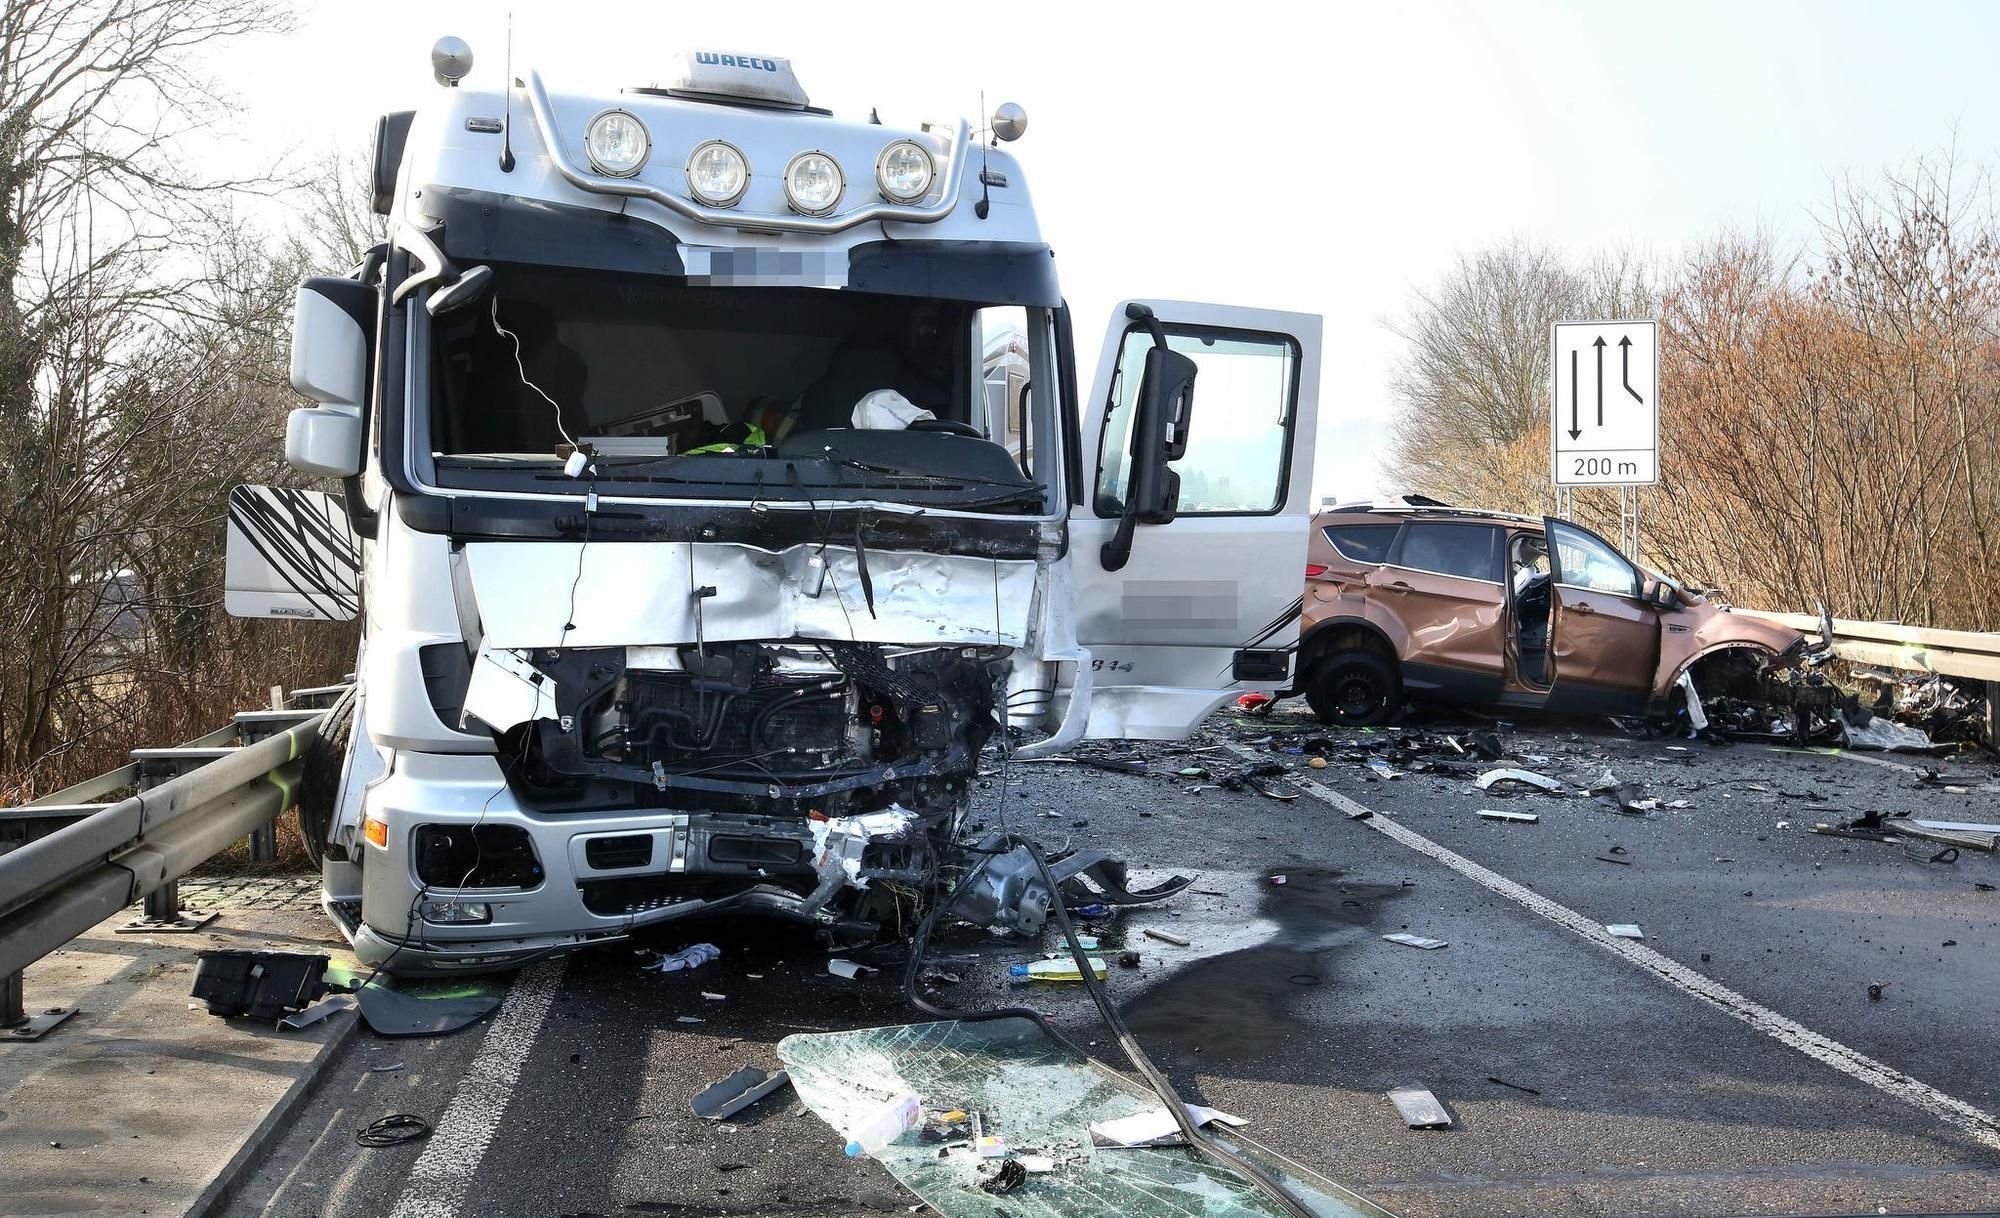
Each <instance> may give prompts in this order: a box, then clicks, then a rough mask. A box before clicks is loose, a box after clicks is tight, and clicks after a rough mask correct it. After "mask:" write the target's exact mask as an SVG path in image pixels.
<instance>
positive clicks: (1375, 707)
mask: <svg viewBox="0 0 2000 1218" xmlns="http://www.w3.org/2000/svg"><path fill="white" fill-rule="evenodd" d="M1402 704H1403V679H1402V677H1401V675H1400V674H1398V673H1397V671H1396V664H1395V661H1393V660H1390V659H1388V658H1387V657H1385V656H1383V655H1381V654H1379V653H1377V652H1373V651H1361V650H1358V649H1357V650H1354V651H1336V652H1334V653H1333V654H1332V655H1330V656H1328V657H1326V658H1325V659H1323V660H1321V661H1320V662H1319V663H1318V664H1316V665H1314V666H1313V672H1312V677H1311V679H1310V680H1309V681H1308V682H1307V684H1306V705H1308V706H1310V707H1312V709H1313V714H1315V715H1318V716H1319V717H1320V718H1321V719H1322V720H1324V721H1325V722H1327V723H1333V724H1339V725H1341V726H1344V727H1360V726H1363V725H1366V724H1373V723H1387V722H1388V721H1389V718H1390V716H1392V715H1394V714H1395V713H1396V711H1397V710H1398V709H1399V708H1400V707H1401V706H1402Z"/></svg>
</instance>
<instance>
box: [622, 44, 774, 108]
mask: <svg viewBox="0 0 2000 1218" xmlns="http://www.w3.org/2000/svg"><path fill="white" fill-rule="evenodd" d="M631 92H633V93H651V94H664V95H666V96H668V97H685V98H690V99H693V100H696V101H714V102H724V103H727V104H732V105H745V104H747V105H753V106H770V107H773V108H776V109H781V110H810V109H811V108H812V106H811V103H810V102H808V101H807V99H806V91H805V89H804V88H803V87H801V86H800V84H799V78H798V77H797V76H796V75H795V74H793V72H792V61H791V60H789V59H780V58H777V57H776V56H771V55H739V54H736V53H734V52H724V51H682V52H679V53H678V54H676V55H675V56H674V67H673V71H672V72H670V73H668V75H667V77H666V79H665V80H664V81H662V82H659V83H655V84H650V85H645V86H642V87H640V88H636V89H633V90H631Z"/></svg>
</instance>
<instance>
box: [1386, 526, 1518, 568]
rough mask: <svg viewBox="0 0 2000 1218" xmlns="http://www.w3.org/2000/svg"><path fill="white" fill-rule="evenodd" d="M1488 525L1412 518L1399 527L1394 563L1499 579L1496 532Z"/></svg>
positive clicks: (1400, 565) (1401, 565)
mask: <svg viewBox="0 0 2000 1218" xmlns="http://www.w3.org/2000/svg"><path fill="white" fill-rule="evenodd" d="M1497 532H1498V530H1496V529H1495V528H1494V527H1493V526H1492V525H1489V524H1440V523H1436V522H1430V521H1415V522H1412V523H1410V524H1408V525H1405V526H1404V528H1403V540H1402V544H1401V545H1400V546H1399V547H1398V548H1397V552H1396V558H1395V565H1397V566H1399V567H1409V568H1410V569H1412V570H1415V571H1429V572H1432V573H1433V574H1437V575H1456V576H1458V577H1459V578H1461V579H1482V580H1486V581H1487V582H1489V583H1498V582H1499V580H1500V551H1499V547H1498V545H1497V544H1496V542H1495V540H1494V535H1495V533H1497Z"/></svg>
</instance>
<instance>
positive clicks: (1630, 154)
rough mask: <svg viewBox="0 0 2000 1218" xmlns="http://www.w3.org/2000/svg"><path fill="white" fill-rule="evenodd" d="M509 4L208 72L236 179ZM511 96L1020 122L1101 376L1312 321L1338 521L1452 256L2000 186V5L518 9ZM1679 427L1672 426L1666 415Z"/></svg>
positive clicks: (429, 2) (349, 138)
mask: <svg viewBox="0 0 2000 1218" xmlns="http://www.w3.org/2000/svg"><path fill="white" fill-rule="evenodd" d="M506 11H507V6H506V5H504V4H502V3H498V2H495V0H482V2H480V3H465V2H457V3H448V2H444V0H394V2H389V0H341V2H340V3H330V2H322V3H308V4H307V5H305V12H304V17H303V21H302V25H301V28H300V29H299V31H298V32H297V33H296V34H294V35H291V36H289V37H287V38H284V39H282V40H274V39H265V40H261V41H259V42H257V43H255V44H249V43H245V44H240V45H238V46H236V47H234V48H232V49H230V50H228V51H226V52H220V53H218V54H217V55H216V56H215V57H214V61H213V64H212V66H213V67H214V69H215V71H216V73H217V74H218V75H219V76H221V77H222V78H223V79H224V80H225V82H226V83H227V84H228V85H229V87H230V88H232V89H233V90H234V91H235V92H236V93H237V95H238V100H239V101H240V102H241V103H242V104H243V106H244V112H243V114H242V116H241V118H240V120H239V123H238V132H239V135H240V139H241V141H242V143H243V145H244V146H245V151H246V152H247V153H257V154H264V153H268V152H275V151H278V150H280V149H295V150H299V151H301V152H303V153H314V152H317V151H319V150H322V149H325V148H332V147H344V148H356V149H359V148H365V147H366V145H367V142H368V140H369V138H370V135H371V133H372V130H373V120H374V117H375V116H376V115H377V114H379V113H381V112H383V111H386V110H395V109H405V108H410V107H413V106H417V105H421V104H423V103H424V102H425V101H426V100H427V98H428V96H429V94H430V93H431V91H432V90H434V89H435V88H436V87H437V86H435V85H434V84H433V83H432V82H431V79H430V68H429V50H430V45H431V43H432V42H433V41H434V40H435V39H436V38H437V36H439V35H440V34H445V33H454V34H458V35H459V36H461V37H463V38H465V39H466V40H467V41H468V42H470V43H471V45H472V48H473V52H474V55H475V57H476V60H477V65H476V67H475V68H474V72H473V79H474V83H480V82H485V83H489V84H497V82H498V80H499V79H500V74H501V64H502V53H503V49H504V36H503V32H502V31H503V28H504V27H503V14H504V13H505V12H506ZM512 11H513V18H514V56H515V63H516V64H517V67H518V66H519V65H529V64H532V65H534V66H536V67H538V68H540V69H541V70H542V72H543V74H544V76H546V77H548V78H549V79H550V81H551V83H552V84H560V85H562V86H565V87H571V88H577V89H579V90H583V89H588V88H593V87H602V88H604V89H606V90H612V89H615V88H617V87H618V86H620V85H624V84H630V83H635V82H639V81H643V80H646V79H649V78H650V77H652V76H653V75H655V74H656V73H658V72H659V71H661V70H662V69H664V67H665V64H666V61H667V58H668V56H669V54H670V53H671V52H673V51H674V50H677V49H682V48H693V47H703V48H715V49H723V50H736V51H744V52H758V53H769V54H775V55H784V56H789V57H790V58H791V60H792V62H793V66H794V68H795V69H796V71H797V73H798V76H799V79H800V81H801V82H802V83H803V84H804V86H805V88H806V90H807V92H808V93H809V94H810V95H811V96H812V99H813V101H814V103H815V104H818V105H824V106H830V107H832V108H833V109H834V110H835V111H836V112H838V113H846V114H856V115H863V114H866V113H867V111H868V109H869V107H871V106H876V107H879V108H880V110H881V112H882V114H883V117H884V118H885V119H889V120H890V121H901V120H914V119H920V118H926V117H933V116H945V115H951V114H954V113H958V114H964V115H967V116H972V115H974V114H976V113H977V111H978V106H979V94H980V91H981V90H984V92H985V96H986V101H987V104H988V107H989V108H990V107H991V106H992V105H993V104H995V103H998V102H1000V101H1003V100H1011V101H1016V102H1019V103H1021V104H1022V105H1023V106H1025V107H1026V108H1027V111H1028V115H1029V130H1028V134H1027V137H1026V138H1025V139H1023V140H1022V141H1021V142H1020V143H1019V144H1017V145H1015V151H1016V153H1017V155H1019V156H1020V158H1021V160H1022V161H1023V163H1024V165H1025V167H1026V170H1027V173H1028V175H1029V180H1030V184H1031V188H1032V189H1033V191H1034V193H1035V199H1036V204H1037V207H1038V209H1039V211H1040V214H1041V221H1042V229H1043V232H1044V234H1045V235H1046V236H1047V238H1048V240H1049V242H1050V243H1051V245H1053V246H1054V248H1055V251H1056V256H1057V266H1058V268H1059V273H1060V274H1061V277H1062V280H1063V284H1064V289H1065V291H1066V293H1067V295H1068V297H1069V299H1070V302H1071V304H1072V306H1073V307H1074V309H1075V310H1076V312H1077V317H1078V325H1077V331H1078V336H1079V345H1080V347H1081V348H1083V349H1081V350H1079V352H1078V362H1079V365H1080V372H1081V374H1082V375H1083V376H1084V377H1086V378H1087V377H1088V376H1089V375H1090V369H1091V368H1092V367H1094V364H1095V361H1096V358H1097V352H1096V350H1095V347H1096V344H1097V342H1098V341H1099V336H1100V335H1101V333H1102V329H1103V325H1104V320H1105V318H1106V317H1107V315H1108V313H1109V310H1110V309H1111V308H1112V306H1113V305H1114V304H1115V303H1116V302H1117V301H1118V300H1120V299H1122V298H1124V297H1127V296H1161V297H1173V298H1180V299H1191V300H1213V301H1219V302H1224V303H1233V304H1250V305H1261V306H1269V307H1274V308H1285V309H1297V310H1303V311H1309V312H1315V313H1320V314H1324V315H1325V317H1326V349H1325V352H1324V362H1323V370H1322V374H1321V381H1320V399H1319V400H1320V420H1321V422H1320V436H1321V445H1320V453H1319V475H1318V478H1317V485H1318V486H1319V488H1320V489H1321V490H1322V492H1324V493H1330V494H1339V495H1341V496H1343V497H1345V496H1353V495H1366V494H1369V493H1372V492H1374V491H1376V490H1378V489H1393V488H1387V487H1385V486H1384V485H1383V484H1382V482H1381V473H1380V462H1381V459H1382V455H1383V450H1384V440H1385V436H1386V426H1387V422H1388V419H1389V417H1390V414H1391V411H1392V410H1393V406H1392V403H1391V401H1390V397H1389V392H1388V383H1389V377H1390V374H1391V371H1392V369H1393V367H1394V364H1395V362H1396V359H1397V357H1398V345H1399V344H1398V340H1397V339H1396V338H1395V336H1394V335H1393V334H1391V333H1390V332H1389V331H1388V330H1387V329H1386V328H1385V325H1384V322H1385V320H1387V319H1389V318H1392V317H1394V316H1395V315H1396V314H1398V313H1399V312H1400V311H1402V310H1403V309H1404V307H1405V306H1406V304H1407V302H1408V300H1409V297H1410V293H1411V291H1412V289H1413V288H1416V287H1420V286H1423V285H1426V284H1428V283H1431V282H1433V281H1434V280H1435V279H1436V278H1437V276H1438V275H1439V274H1440V273H1442V272H1443V270H1444V269H1445V268H1446V267H1448V266H1449V264H1450V263H1451V261H1452V260H1453V259H1454V258H1455V257H1456V256H1457V255H1458V254H1459V253H1460V252H1463V251H1470V250H1474V249H1477V248H1479V247H1481V246H1485V245H1490V244H1493V243H1497V242H1501V241H1505V240H1506V239H1508V238H1509V237H1511V236H1515V235H1521V236H1525V237H1529V238H1532V239H1536V240H1542V241H1546V242H1550V243H1554V244H1557V245H1560V246H1562V247H1565V248H1568V249H1572V250H1575V251H1577V252H1579V253H1587V252H1589V251H1591V250H1595V249H1600V248H1604V247H1608V246H1624V247H1630V248H1633V249H1635V250H1638V251H1640V252H1642V253H1647V254H1651V255H1656V256H1663V257H1667V256H1672V255H1673V254H1674V253H1675V252H1677V251H1678V250H1680V249H1682V248H1683V247H1685V246H1686V245H1687V244H1689V243H1690V242H1693V241H1697V240H1699V239H1701V238H1702V237H1703V236H1705V235H1707V234H1710V233H1713V232H1714V231H1715V230H1716V229H1718V228H1720V227H1724V226H1734V227H1737V228H1750V227H1756V226H1762V227H1765V228H1768V229H1770V230H1772V231H1773V232H1775V233H1776V234H1778V235H1779V236H1780V237H1781V238H1783V239H1785V240H1787V241H1790V242H1794V243H1796V242H1798V241H1802V240H1804V239H1805V238H1806V237H1807V236H1808V235H1809V234H1810V232H1811V230H1812V226H1813V222H1814V221H1813V217H1814V215H1815V214H1816V213H1817V212H1818V211H1819V210H1821V209H1822V207H1823V205H1824V203H1825V201H1826V199H1827V198H1828V196H1829V193H1830V190H1831V188H1832V186H1833V184H1834V183H1835V182H1836V181H1838V180H1839V179H1840V178H1841V177H1842V176H1843V175H1853V176H1855V177H1857V178H1860V179H1864V180H1865V179H1869V178H1872V177H1874V176H1875V175H1877V174H1878V173H1879V172H1880V171H1881V170H1883V169H1884V168H1886V167H1891V166H1894V165H1897V164H1900V163H1902V162H1904V161H1906V160H1907V159H1908V158H1909V157H1911V156H1912V155H1914V154H1918V153H1926V152H1935V151H1937V150H1939V149H1941V148H1943V147H1945V146H1946V145H1948V144H1951V143H1953V142H1954V141H1955V142H1956V145H1957V147H1958V149H1959V152H1960V155H1961V157H1963V158H1964V159H1967V160H1970V161H1977V162H1983V163H1991V162H1992V161H1994V160H1995V158H1996V153H2000V85H1997V84H1995V83H1994V81H1993V72H1992V59H1993V56H1994V54H1995V51H1996V47H2000V37H1996V35H2000V5H1982V4H1974V3H1964V4H1946V3H1930V4H1894V5H1891V4H1888V3H1881V4H1862V3H1826V2H1815V3H1770V2H1760V3H1755V4H1742V3H1734V4H1731V3H1695V2H1689V0H1682V2H1681V3H1676V4H1655V5H1643V6H1642V5H1618V6H1610V5H1601V4H1582V3H1577V4H1567V3H1542V2H1525V0H1509V2H1505V3H1484V4H1472V3H1397V4H1391V3H1387V2H1383V3H1375V4H1366V5H1354V4H1350V5H1324V6H1321V5H1314V4H1310V3H1299V2H1297V0H1294V2H1292V3H1286V4H1281V5H1280V4H1270V5H1267V4H1262V3H1252V2H1250V0H1228V2H1226V3H1220V2H1210V3H1206V4H1200V5H1192V4H1190V5H1178V4H1169V3H1154V4H1147V5H1130V4H1120V5H1108V4H1093V3H1088V2H1084V0H1065V2H1064V3H1059V4H1041V3H1035V2H1032V0H1011V2H1009V3H1003V4H981V5H973V4H948V3H947V4H941V3H919V4H902V3H880V2H870V3H867V4H853V3H834V2H832V0H825V2H822V3H816V4H792V3H780V2H777V0H760V3H758V4H756V5H754V6H749V5H733V4H717V5H691V4H684V3H682V4H665V3H660V2H659V0H651V2H622V0H561V2H560V3H551V2H547V0H519V2H517V3H515V4H514V5H513V6H512ZM1665 408H1666V409H1669V410H1671V409H1672V408H1673V407H1672V403H1671V402H1669V403H1666V404H1665Z"/></svg>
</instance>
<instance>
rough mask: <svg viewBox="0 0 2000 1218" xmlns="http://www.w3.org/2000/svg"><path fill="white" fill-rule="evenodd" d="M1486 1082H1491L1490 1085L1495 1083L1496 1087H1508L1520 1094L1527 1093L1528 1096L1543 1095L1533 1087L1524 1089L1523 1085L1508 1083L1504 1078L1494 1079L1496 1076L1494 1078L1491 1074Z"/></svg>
mask: <svg viewBox="0 0 2000 1218" xmlns="http://www.w3.org/2000/svg"><path fill="white" fill-rule="evenodd" d="M1486 1081H1487V1082H1489V1083H1493V1084H1496V1085H1498V1086H1501V1087H1507V1088H1510V1089H1512V1090H1514V1091H1520V1092H1525V1093H1526V1094H1528V1095H1540V1094H1541V1092H1539V1091H1537V1090H1535V1089H1534V1088H1533V1087H1523V1086H1522V1085H1521V1084H1519V1083H1510V1082H1508V1081H1507V1080H1506V1079H1504V1078H1496V1077H1494V1076H1493V1075H1491V1074H1489V1075H1487V1076H1486Z"/></svg>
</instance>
